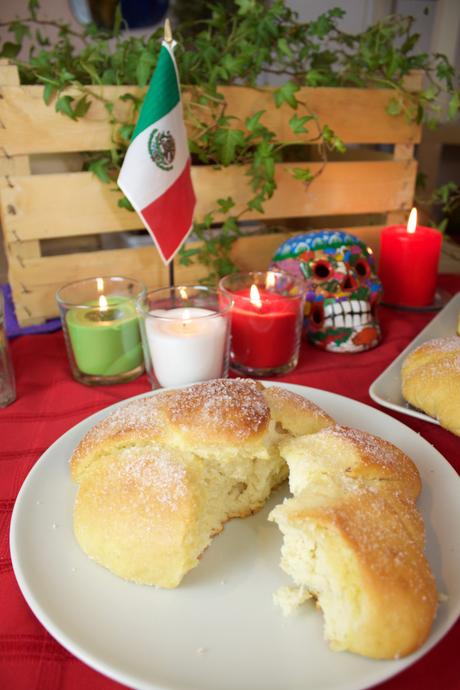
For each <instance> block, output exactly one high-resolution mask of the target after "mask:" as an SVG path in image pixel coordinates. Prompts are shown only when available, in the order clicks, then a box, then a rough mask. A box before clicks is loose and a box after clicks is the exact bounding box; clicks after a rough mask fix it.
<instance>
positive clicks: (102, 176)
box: [88, 158, 122, 201]
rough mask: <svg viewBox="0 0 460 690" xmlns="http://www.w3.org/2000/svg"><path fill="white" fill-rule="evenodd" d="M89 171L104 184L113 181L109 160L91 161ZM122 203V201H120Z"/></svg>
mask: <svg viewBox="0 0 460 690" xmlns="http://www.w3.org/2000/svg"><path fill="white" fill-rule="evenodd" d="M88 170H89V171H90V172H92V173H93V174H94V175H96V177H97V178H98V179H99V180H100V181H101V182H104V183H105V184H109V183H110V182H112V179H111V177H110V175H109V161H108V160H107V159H105V158H103V159H101V158H99V159H97V160H95V161H91V162H90V163H89V164H88ZM120 201H122V200H121V199H120Z"/></svg>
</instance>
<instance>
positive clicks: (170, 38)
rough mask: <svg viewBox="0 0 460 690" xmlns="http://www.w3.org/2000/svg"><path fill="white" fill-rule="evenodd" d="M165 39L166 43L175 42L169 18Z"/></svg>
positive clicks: (166, 21) (166, 24)
mask: <svg viewBox="0 0 460 690" xmlns="http://www.w3.org/2000/svg"><path fill="white" fill-rule="evenodd" d="M164 40H165V41H166V43H167V44H168V45H169V46H170V45H171V43H172V42H173V36H172V31H171V22H170V21H169V19H168V18H166V20H165V33H164Z"/></svg>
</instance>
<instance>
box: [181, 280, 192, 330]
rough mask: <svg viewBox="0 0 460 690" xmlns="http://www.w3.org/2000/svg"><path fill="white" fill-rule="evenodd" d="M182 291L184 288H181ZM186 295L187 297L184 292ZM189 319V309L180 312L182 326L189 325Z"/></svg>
mask: <svg viewBox="0 0 460 690" xmlns="http://www.w3.org/2000/svg"><path fill="white" fill-rule="evenodd" d="M179 289H180V288H179ZM182 289H185V288H182ZM186 295H187V292H186ZM191 318H192V317H191V316H190V309H184V311H183V312H182V319H181V320H182V325H183V326H186V325H187V324H188V323H190V320H191Z"/></svg>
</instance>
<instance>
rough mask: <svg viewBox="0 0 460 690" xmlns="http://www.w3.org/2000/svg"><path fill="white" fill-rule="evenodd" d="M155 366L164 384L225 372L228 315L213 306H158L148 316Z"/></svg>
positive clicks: (202, 378) (147, 323)
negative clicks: (218, 311)
mask: <svg viewBox="0 0 460 690" xmlns="http://www.w3.org/2000/svg"><path fill="white" fill-rule="evenodd" d="M145 325H146V335H147V342H148V346H149V350H150V357H151V359H152V365H153V370H154V372H155V376H156V378H157V380H158V383H159V384H160V386H162V387H163V388H168V387H169V386H182V385H187V384H189V383H196V382H198V381H209V380H210V379H218V378H220V377H221V376H222V371H223V366H224V360H225V350H226V347H227V319H226V318H225V317H223V316H220V315H219V314H218V313H217V312H215V311H211V310H210V309H201V308H199V307H180V308H177V309H155V310H153V311H151V312H149V318H147V319H146V324H145Z"/></svg>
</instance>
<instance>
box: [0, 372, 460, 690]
mask: <svg viewBox="0 0 460 690" xmlns="http://www.w3.org/2000/svg"><path fill="white" fill-rule="evenodd" d="M280 385H283V386H284V387H285V388H287V389H288V390H292V391H294V392H296V393H300V394H301V395H305V396H307V397H308V398H310V399H311V400H313V401H314V402H316V403H317V404H319V405H320V406H321V407H323V408H324V409H325V410H326V411H327V412H329V413H330V414H331V415H332V416H333V417H334V418H335V419H336V420H337V421H338V422H340V423H343V424H348V425H350V426H355V427H359V428H361V429H364V430H366V431H369V432H371V433H375V434H378V435H380V436H383V437H385V438H387V439H388V440H390V441H392V442H393V443H395V444H396V445H398V446H399V447H400V448H402V449H403V450H404V451H405V452H406V453H408V454H409V455H410V456H411V457H412V458H413V459H414V460H415V461H416V462H417V465H418V467H419V469H420V473H421V475H422V478H423V485H424V488H423V495H422V498H421V501H420V507H421V510H422V512H423V515H424V518H425V523H426V529H427V541H428V544H427V553H428V558H429V560H430V563H431V565H432V567H433V569H434V572H435V576H436V579H437V583H438V589H439V591H441V592H444V593H447V594H448V600H447V601H446V602H445V603H442V604H441V605H440V608H439V612H438V615H437V618H436V621H435V623H434V626H433V629H432V632H431V635H430V637H429V640H428V641H427V643H426V644H425V645H424V646H423V648H421V649H420V650H419V651H418V652H417V653H416V654H414V655H412V656H411V657H408V658H405V659H401V660H396V661H383V662H381V661H372V660H369V659H365V658H362V657H359V656H356V655H353V654H348V653H334V652H331V651H329V649H328V647H327V645H326V643H325V642H324V641H323V639H322V637H323V636H322V616H321V614H320V613H319V612H318V611H317V610H316V609H315V608H314V606H313V605H312V606H305V607H303V611H302V612H301V613H299V614H297V615H294V616H291V617H289V618H283V616H282V614H281V613H280V611H279V610H278V609H277V608H276V607H275V606H274V605H273V604H272V592H273V591H274V590H276V589H277V588H278V587H279V586H280V585H281V584H288V578H287V576H286V575H284V574H283V573H282V571H281V570H280V568H279V565H278V563H279V556H280V546H281V535H280V533H279V531H278V528H277V527H276V525H274V524H273V523H269V522H267V520H266V517H267V514H268V512H269V511H270V509H271V508H272V507H273V506H274V505H275V504H276V503H279V502H280V501H281V500H282V499H283V498H284V496H285V495H286V491H287V490H286V489H282V490H279V491H278V492H276V493H275V494H274V495H273V496H272V498H271V500H270V502H269V504H268V505H267V506H266V507H265V509H264V510H262V511H261V512H259V513H258V514H257V515H254V516H253V517H250V518H247V519H245V520H233V521H231V522H230V523H228V524H227V525H226V526H225V529H224V531H223V533H222V534H221V535H219V536H218V537H216V538H215V539H214V541H213V543H212V544H211V546H210V547H209V548H208V549H207V550H206V552H205V553H204V555H203V558H202V561H201V563H200V565H199V566H198V567H197V568H195V569H194V570H193V571H191V572H190V573H189V574H188V575H187V576H186V577H185V579H184V581H183V583H182V584H181V586H180V587H179V588H178V589H175V590H161V589H156V588H153V587H146V586H139V585H135V584H131V583H128V582H125V581H124V580H121V579H119V578H118V577H116V576H115V575H112V574H111V573H110V572H109V571H107V570H105V569H104V568H102V567H100V566H99V565H97V564H96V563H94V561H91V560H90V559H88V558H87V557H86V556H85V555H84V553H83V552H82V551H81V550H80V548H79V547H78V546H77V544H76V542H75V539H74V537H73V532H72V506H73V502H74V498H75V486H74V485H73V484H72V482H71V479H70V475H69V469H68V460H69V458H70V455H71V453H72V451H73V449H74V448H75V446H76V444H77V443H78V441H79V440H80V439H81V437H82V436H83V434H84V433H85V432H86V431H88V429H89V428H90V427H92V426H93V425H94V424H95V423H96V422H98V421H100V420H101V419H102V418H103V417H105V416H106V414H107V412H108V410H111V409H113V408H114V407H116V405H115V406H112V407H111V408H108V410H103V411H102V412H99V413H97V414H95V415H93V416H91V417H89V418H88V419H86V420H84V421H83V422H81V423H80V424H78V425H77V426H75V427H74V428H73V429H70V431H68V432H67V433H66V434H64V435H63V436H62V437H61V438H60V439H59V440H58V441H56V443H54V444H53V445H52V446H51V447H50V448H49V449H48V450H47V451H46V453H44V454H43V456H42V457H41V458H40V460H39V461H38V462H37V464H36V465H35V466H34V468H33V469H32V471H31V472H30V474H29V476H28V477H27V479H26V481H25V482H24V485H23V487H22V489H21V491H20V493H19V496H18V498H17V501H16V504H15V507H14V511H13V518H12V523H11V554H12V559H13V567H14V572H15V574H16V578H17V580H18V583H19V586H20V588H21V590H22V592H23V594H24V597H25V598H26V600H27V602H28V604H29V605H30V607H31V609H32V611H33V612H34V613H35V615H36V616H37V617H38V618H39V620H40V621H41V622H42V623H43V625H44V626H45V627H46V628H47V630H48V631H49V632H50V633H51V635H53V637H55V638H56V639H57V640H58V641H59V642H60V643H61V644H62V645H64V647H66V648H67V649H68V650H69V651H71V652H72V653H73V654H75V655H76V656H77V657H79V658H80V659H81V660H82V661H84V662H86V663H87V664H89V665H90V666H92V667H93V668H96V669H97V670H99V671H101V672H102V673H104V674H106V675H107V676H110V677H111V678H114V679H116V680H118V681H120V682H122V683H126V684H127V685H129V686H131V687H135V688H140V689H146V688H148V689H149V690H151V689H155V690H159V689H161V690H164V689H168V690H280V688H283V690H358V689H359V690H361V689H362V688H367V687H369V686H371V685H374V684H376V683H378V682H380V681H383V680H385V679H386V678H388V677H390V676H392V675H394V674H396V673H398V672H399V671H401V670H402V669H404V668H406V667H407V666H408V665H410V664H411V663H412V662H413V661H415V659H417V658H418V657H420V656H421V655H422V654H424V653H425V652H427V651H428V649H430V648H431V647H432V646H433V645H434V644H435V643H436V642H437V641H438V640H439V639H440V638H441V637H442V636H443V635H444V634H445V633H446V632H447V630H448V629H449V628H450V627H451V626H452V625H453V623H454V622H455V620H456V618H457V617H458V615H459V613H460V578H459V577H458V573H459V572H460V546H459V542H458V537H457V535H458V525H459V524H460V479H459V477H458V476H457V474H456V473H455V471H454V470H453V468H452V467H451V466H450V465H449V463H448V462H447V461H446V460H445V459H444V458H443V457H442V456H441V455H440V454H439V453H438V452H437V451H436V450H435V449H434V448H433V447H432V446H431V445H430V444H428V443H427V442H426V441H425V440H424V439H423V438H421V437H420V436H419V435H418V434H416V433H415V432H413V431H412V430H410V429H408V428H407V427H406V426H405V425H404V424H401V423H400V422H398V421H396V420H395V419H392V418H391V417H389V416H388V415H386V414H384V413H383V412H380V411H378V410H375V409H372V408H370V407H368V406H367V405H363V404H362V403H358V402H355V401H353V400H349V399H347V398H344V397H341V396H338V395H334V394H332V393H327V392H325V391H320V390H315V389H312V388H305V387H303V386H295V385H289V384H280ZM139 397H140V396H139Z"/></svg>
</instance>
